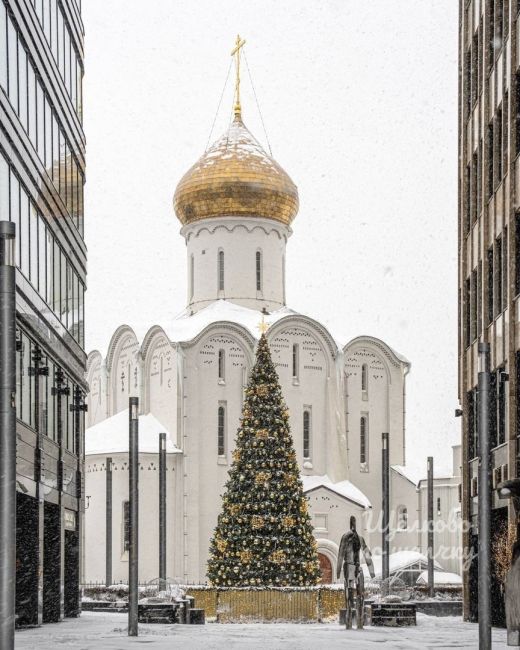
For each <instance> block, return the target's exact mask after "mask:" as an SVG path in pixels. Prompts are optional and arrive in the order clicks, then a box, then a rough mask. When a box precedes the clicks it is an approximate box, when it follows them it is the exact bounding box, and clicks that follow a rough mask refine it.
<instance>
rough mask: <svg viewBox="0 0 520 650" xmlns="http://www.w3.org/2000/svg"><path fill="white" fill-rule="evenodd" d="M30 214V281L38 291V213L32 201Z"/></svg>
mask: <svg viewBox="0 0 520 650" xmlns="http://www.w3.org/2000/svg"><path fill="white" fill-rule="evenodd" d="M29 214H30V222H31V223H30V228H31V231H30V242H31V249H30V250H31V253H30V263H31V270H30V276H29V279H30V280H31V282H32V285H33V287H34V288H35V289H38V213H37V211H36V206H35V205H34V203H33V202H32V201H30V205H29Z"/></svg>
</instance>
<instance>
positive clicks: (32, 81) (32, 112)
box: [27, 65, 36, 149]
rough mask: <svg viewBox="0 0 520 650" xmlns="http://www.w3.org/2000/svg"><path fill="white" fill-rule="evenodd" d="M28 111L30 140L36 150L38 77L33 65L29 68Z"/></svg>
mask: <svg viewBox="0 0 520 650" xmlns="http://www.w3.org/2000/svg"><path fill="white" fill-rule="evenodd" d="M27 109H28V111H29V139H30V140H31V142H32V143H33V146H34V148H35V149H36V76H35V74H34V68H33V67H32V65H28V66H27Z"/></svg>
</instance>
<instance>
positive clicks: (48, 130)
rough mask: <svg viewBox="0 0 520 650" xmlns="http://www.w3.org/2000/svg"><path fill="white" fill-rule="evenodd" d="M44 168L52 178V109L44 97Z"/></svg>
mask: <svg viewBox="0 0 520 650" xmlns="http://www.w3.org/2000/svg"><path fill="white" fill-rule="evenodd" d="M45 168H46V169H47V173H48V174H49V177H50V178H52V109H51V105H50V103H49V100H48V99H47V98H45Z"/></svg>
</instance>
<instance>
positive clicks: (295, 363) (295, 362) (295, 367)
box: [292, 343, 300, 379]
mask: <svg viewBox="0 0 520 650" xmlns="http://www.w3.org/2000/svg"><path fill="white" fill-rule="evenodd" d="M299 356H300V351H299V349H298V343H293V346H292V376H293V379H298V376H299V364H300V359H299Z"/></svg>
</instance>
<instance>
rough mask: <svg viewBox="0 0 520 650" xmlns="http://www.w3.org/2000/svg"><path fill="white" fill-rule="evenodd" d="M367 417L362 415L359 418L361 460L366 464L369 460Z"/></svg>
mask: <svg viewBox="0 0 520 650" xmlns="http://www.w3.org/2000/svg"><path fill="white" fill-rule="evenodd" d="M367 434H368V431H367V417H366V415H363V416H361V419H360V420H359V462H360V463H361V464H364V463H366V462H367Z"/></svg>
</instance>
